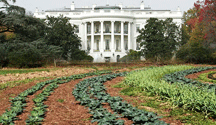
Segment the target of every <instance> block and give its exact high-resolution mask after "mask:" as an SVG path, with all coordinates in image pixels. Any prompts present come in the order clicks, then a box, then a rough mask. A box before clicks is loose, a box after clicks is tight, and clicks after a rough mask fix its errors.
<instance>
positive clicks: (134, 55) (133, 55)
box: [120, 49, 141, 62]
mask: <svg viewBox="0 0 216 125" xmlns="http://www.w3.org/2000/svg"><path fill="white" fill-rule="evenodd" d="M140 58H141V51H134V50H132V49H131V50H129V53H127V55H126V56H124V57H122V58H121V59H120V61H121V62H128V61H140Z"/></svg>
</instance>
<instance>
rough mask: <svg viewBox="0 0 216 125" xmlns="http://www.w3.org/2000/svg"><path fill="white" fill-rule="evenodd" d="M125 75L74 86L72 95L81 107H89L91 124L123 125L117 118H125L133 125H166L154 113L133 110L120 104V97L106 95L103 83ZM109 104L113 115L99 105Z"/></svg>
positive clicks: (89, 80) (106, 77)
mask: <svg viewBox="0 0 216 125" xmlns="http://www.w3.org/2000/svg"><path fill="white" fill-rule="evenodd" d="M125 75H126V73H117V74H110V75H105V76H99V77H94V78H90V79H86V80H83V81H81V82H80V83H79V84H77V85H76V86H75V89H74V90H73V92H72V94H73V95H74V96H75V98H76V100H77V101H80V104H81V105H84V106H86V107H89V110H90V113H91V114H92V115H93V116H92V119H93V120H92V122H98V124H100V125H103V124H118V125H121V124H124V122H123V121H122V120H117V118H118V117H126V118H128V119H131V120H132V121H133V122H134V124H144V123H145V124H161V125H166V123H164V122H163V121H159V120H158V118H160V117H158V116H157V115H156V114H155V113H151V112H147V111H143V110H139V109H137V108H134V107H133V106H132V105H130V104H128V103H127V102H122V98H121V97H111V96H110V95H109V94H107V93H106V90H105V86H104V85H103V83H104V82H106V81H108V80H111V79H113V78H115V77H118V76H125ZM104 102H107V103H109V105H110V107H111V109H112V110H113V111H114V112H115V113H114V114H111V113H109V112H108V111H107V110H106V109H104V108H103V107H102V104H101V103H104ZM118 114H121V115H122V116H121V115H118Z"/></svg>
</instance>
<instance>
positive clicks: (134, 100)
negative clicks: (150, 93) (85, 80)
mask: <svg viewBox="0 0 216 125" xmlns="http://www.w3.org/2000/svg"><path fill="white" fill-rule="evenodd" d="M123 79H124V77H117V78H115V79H113V80H111V81H107V82H106V83H104V85H105V86H106V88H107V92H108V93H109V94H110V95H111V96H120V97H122V98H123V101H127V102H129V103H130V104H132V105H133V106H134V107H135V106H137V105H139V104H141V103H143V102H145V100H142V99H140V97H135V96H134V97H133V96H126V95H122V94H121V93H120V91H121V90H122V89H123V88H113V87H112V86H113V85H115V84H117V83H120V82H122V81H123ZM138 108H140V109H142V108H144V107H138ZM144 109H147V110H148V109H150V107H145V108H144ZM151 111H152V112H155V110H154V109H153V110H151ZM155 113H157V112H155ZM158 115H160V114H158ZM160 120H162V121H165V122H166V123H169V124H172V125H183V123H181V121H180V120H174V119H173V118H171V117H169V118H162V119H160ZM125 123H126V124H127V121H126V122H125Z"/></svg>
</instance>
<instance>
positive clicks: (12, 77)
mask: <svg viewBox="0 0 216 125" xmlns="http://www.w3.org/2000/svg"><path fill="white" fill-rule="evenodd" d="M90 71H95V70H94V69H84V68H79V67H70V68H62V69H58V70H55V71H49V72H47V71H41V72H30V73H23V74H19V73H16V74H6V75H0V84H3V83H6V82H8V81H17V80H24V79H32V78H38V77H53V76H54V77H62V76H70V75H73V74H80V73H87V72H90Z"/></svg>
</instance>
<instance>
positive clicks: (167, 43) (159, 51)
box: [137, 18, 180, 61]
mask: <svg viewBox="0 0 216 125" xmlns="http://www.w3.org/2000/svg"><path fill="white" fill-rule="evenodd" d="M139 32H140V35H139V36H138V37H137V41H139V42H140V47H143V48H144V49H143V50H142V52H143V54H144V56H145V58H146V59H153V60H156V61H159V60H167V59H170V58H171V57H172V56H173V52H174V51H175V50H176V46H177V45H178V41H179V35H180V32H179V28H178V26H177V25H176V24H175V23H173V19H171V18H167V19H166V20H165V21H163V20H159V19H157V18H150V19H149V20H147V24H146V25H145V28H144V29H141V30H140V31H139Z"/></svg>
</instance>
